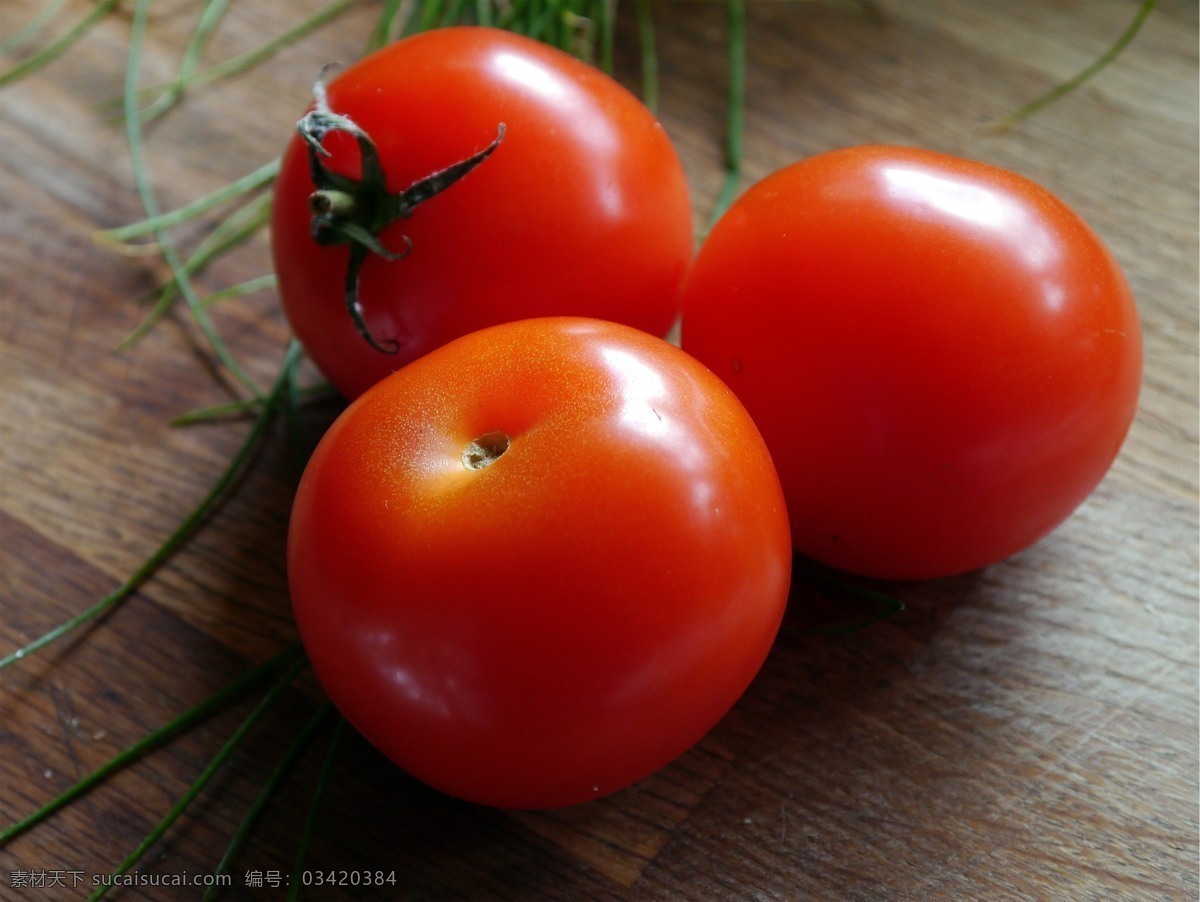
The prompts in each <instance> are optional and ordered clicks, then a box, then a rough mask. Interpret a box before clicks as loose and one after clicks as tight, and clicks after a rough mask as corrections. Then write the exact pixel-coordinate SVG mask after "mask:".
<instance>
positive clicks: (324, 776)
mask: <svg viewBox="0 0 1200 902" xmlns="http://www.w3.org/2000/svg"><path fill="white" fill-rule="evenodd" d="M345 733H346V718H344V717H340V718H338V725H337V729H336V730H334V733H333V738H332V739H330V740H329V748H328V749H327V750H326V752H325V762H324V763H323V764H322V765H321V773H320V776H318V777H317V785H316V788H315V789H314V790H313V797H312V802H311V803H309V806H308V816H307V817H305V819H304V831H303V833H302V834H301V836H300V845H299V846H298V847H297V849H296V861H295V863H294V864H293V866H292V878H291V881H290V882H289V884H288V899H289V900H294V899H296V898H298V897H299V894H300V887H301V885H302V884H303V882H304V881H303V880H302V879H301V877H302V875H303V873H304V868H305V864H306V862H307V861H308V847H309V846H310V845H311V844H312V838H313V834H314V833H315V832H316V829H317V816H318V814H319V813H320V810H321V800H322V799H324V798H325V788H326V787H327V786H328V785H329V777H330V775H331V774H332V773H333V762H334V759H335V758H336V757H337V753H338V749H339V748H340V747H341V744H342V737H343V736H344V735H345Z"/></svg>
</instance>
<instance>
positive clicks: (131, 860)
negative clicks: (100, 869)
mask: <svg viewBox="0 0 1200 902" xmlns="http://www.w3.org/2000/svg"><path fill="white" fill-rule="evenodd" d="M307 664H308V661H307V660H305V659H303V658H301V659H300V660H298V661H295V662H294V663H293V664H292V665H291V666H290V667H288V669H287V670H286V671H284V673H283V676H281V677H280V678H279V679H278V680H277V681H276V682H275V685H273V686H272V687H271V689H270V691H269V692H268V693H267V694H266V695H264V696H263V698H262V700H261V701H260V702H259V703H258V704H257V705H256V706H255V708H254V710H253V711H251V712H250V713H249V714H248V715H247V716H246V719H245V720H243V721H242V723H241V724H240V725H239V726H238V728H237V729H236V730H234V732H233V734H232V735H231V736H230V737H229V738H228V739H227V740H226V741H225V744H224V745H222V746H221V748H220V749H219V750H218V751H217V753H216V754H215V755H213V757H212V758H211V759H210V760H209V762H208V764H207V765H205V767H204V770H202V771H201V772H200V776H199V777H197V778H196V780H195V781H194V782H193V783H192V785H191V786H189V787H188V789H187V791H186V792H185V793H184V794H183V795H182V796H180V797H179V799H178V800H177V801H176V802H175V804H174V805H172V806H171V809H170V811H168V812H167V814H166V816H165V817H164V818H163V819H162V820H161V821H159V822H158V824H157V825H156V826H155V827H154V829H153V830H151V831H150V832H149V833H147V834H146V836H145V838H144V839H143V840H142V841H141V842H140V843H138V846H137V848H135V849H134V850H133V851H132V852H130V853H129V855H128V857H126V859H125V860H124V861H122V862H121V863H120V864H119V865H118V866H117V868H116V870H114V871H113V872H112V874H111V877H113V878H117V877H120V876H121V875H123V874H126V873H128V871H129V869H130V868H132V867H133V866H134V865H135V864H137V863H138V862H139V861H140V860H141V859H142V856H143V855H145V854H146V852H147V851H149V850H150V848H151V847H152V846H153V845H154V844H155V843H156V842H158V841H159V840H160V839H162V837H163V835H164V834H165V833H166V832H167V830H169V829H170V828H171V825H172V824H174V823H175V821H177V820H179V818H180V816H181V815H182V814H183V813H184V812H185V811H187V809H188V806H189V805H191V804H192V802H193V801H195V799H196V797H197V796H199V795H200V793H201V792H203V791H204V787H205V786H207V785H208V783H209V781H210V780H211V779H212V778H213V777H214V776H215V775H216V773H217V771H219V770H220V769H221V766H222V765H223V764H224V763H225V762H226V761H227V760H228V759H229V756H230V755H232V754H233V753H234V751H235V750H236V749H237V747H238V746H239V745H241V744H242V740H243V739H245V738H246V734H247V733H249V732H250V730H251V729H253V728H254V726H255V725H256V724H257V723H258V722H259V721H260V720H262V718H263V715H265V714H266V713H267V712H268V711H269V710H270V709H271V707H272V706H273V705H274V704H275V702H277V701H278V700H279V698H280V696H282V695H283V693H284V692H286V691H287V689H288V688H289V687H290V686H291V685H292V683H293V682H294V681H295V679H296V677H297V676H299V675H300V671H301V670H303V669H304V667H305V666H306V665H307ZM114 883H115V880H114V882H110V883H106V884H104V885H102V886H101V887H100V888H99V889H98V890H96V892H94V893H92V895H91V896H89V897H88V898H89V899H90V900H97V899H101V898H103V897H104V896H105V895H106V894H107V893H108V891H109V890H110V889H112V887H113V885H114Z"/></svg>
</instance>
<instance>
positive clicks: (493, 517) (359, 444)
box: [288, 318, 791, 808]
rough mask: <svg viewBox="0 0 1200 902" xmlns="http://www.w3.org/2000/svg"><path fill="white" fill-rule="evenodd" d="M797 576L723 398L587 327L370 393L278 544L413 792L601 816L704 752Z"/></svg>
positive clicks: (308, 482)
mask: <svg viewBox="0 0 1200 902" xmlns="http://www.w3.org/2000/svg"><path fill="white" fill-rule="evenodd" d="M790 572H791V545H790V542H789V536H788V525H787V514H786V510H785V505H784V500H783V495H782V491H781V489H780V485H779V481H778V478H777V476H776V474H775V470H774V467H773V465H772V462H771V458H770V455H769V454H768V452H767V449H766V447H765V445H764V444H763V441H762V439H761V437H760V435H759V433H758V431H757V429H756V428H755V426H754V423H753V422H752V421H751V419H750V417H749V416H748V415H747V414H746V412H745V410H744V409H743V408H742V406H741V404H740V403H739V402H738V401H737V399H736V398H735V397H734V396H733V394H732V393H731V392H730V391H729V390H728V388H726V387H725V385H724V384H722V383H721V381H720V380H719V379H717V378H716V377H715V376H714V375H713V374H712V373H711V372H709V371H708V370H707V369H705V368H704V367H703V366H701V365H700V364H699V363H697V362H696V361H695V360H692V359H691V358H689V357H688V356H687V355H685V354H684V353H683V352H682V351H680V350H679V349H678V348H676V347H674V346H672V345H670V344H668V343H667V342H665V341H663V340H661V339H658V338H655V337H652V336H649V335H647V334H645V333H643V332H640V331H638V330H635V329H632V328H630V327H626V326H620V325H617V324H613V323H606V322H601V321H597V320H588V319H578V318H550V319H539V320H528V321H522V322H517V323H509V324H505V325H501V326H496V327H493V328H490V329H486V330H483V331H481V332H476V333H473V334H471V335H468V336H466V337H464V338H461V339H459V340H457V341H454V342H451V343H450V344H447V345H445V346H443V347H442V348H440V349H438V350H436V351H433V352H431V353H430V354H428V355H426V356H425V357H423V358H421V359H419V360H417V361H415V362H413V363H411V364H409V365H408V366H406V367H405V368H404V369H402V370H400V371H399V372H397V373H395V374H394V375H392V376H390V377H388V378H387V379H385V380H384V381H382V382H380V383H378V384H377V385H376V386H375V387H374V388H372V389H371V390H370V391H368V392H367V393H365V394H364V395H362V396H361V397H360V398H359V399H358V400H357V401H355V402H354V403H353V404H352V405H351V406H350V407H349V408H348V409H347V410H346V411H345V413H344V414H343V415H342V416H341V417H340V418H339V419H338V420H337V421H336V422H335V423H334V425H333V426H332V428H331V429H330V430H329V432H328V433H327V434H326V436H325V437H324V438H323V439H322V441H321V443H320V444H319V446H318V447H317V450H316V452H315V453H314V455H313V457H312V459H311V461H310V463H309V465H308V467H307V469H306V470H305V473H304V476H303V478H302V480H301V483H300V486H299V489H298V492H297V496H296V501H295V507H294V510H293V514H292V519H291V528H290V534H289V539H288V576H289V582H290V586H291V592H292V598H293V605H294V609H295V614H296V619H297V623H298V624H299V628H300V634H301V638H302V640H303V642H304V645H305V648H306V649H307V651H308V654H309V657H310V659H311V661H312V665H313V668H314V670H315V672H316V674H317V676H318V678H319V679H320V681H321V683H322V685H323V686H324V687H325V690H326V691H327V692H328V694H329V696H330V698H331V699H332V700H333V701H334V703H335V704H337V706H338V707H339V708H340V709H341V710H342V712H343V713H344V714H345V715H346V717H347V718H348V719H349V720H350V722H351V723H353V724H354V725H355V726H356V727H357V728H358V729H359V730H360V731H361V732H362V733H363V734H364V735H365V736H366V738H367V739H369V740H370V741H371V742H373V743H374V744H375V745H376V746H377V747H378V748H380V749H381V750H382V751H383V752H384V753H385V754H387V755H388V756H389V757H391V758H392V759H393V760H394V761H396V762H397V763H398V764H399V765H400V766H401V767H402V768H404V769H405V770H406V771H408V772H409V773H411V774H412V775H413V776H415V777H417V778H419V779H421V780H423V781H425V782H427V783H429V784H431V785H433V786H435V787H437V788H439V789H441V790H443V791H445V792H448V793H450V794H452V795H455V796H459V797H461V798H465V799H468V800H471V801H475V802H482V803H487V804H491V805H498V806H503V807H510V808H544V807H555V806H561V805H567V804H572V803H577V802H583V801H586V800H589V799H593V798H597V797H599V796H602V795H605V794H607V793H610V792H613V791H615V790H618V789H620V788H622V787H624V786H627V785H629V784H630V783H632V782H634V781H636V780H638V779H640V778H642V777H645V776H647V775H648V774H650V773H651V772H652V771H654V770H656V769H657V768H659V767H661V766H662V765H664V764H666V763H667V762H669V761H670V760H671V759H673V758H674V757H675V756H677V755H679V754H680V753H682V752H683V751H684V750H686V749H687V748H688V747H689V746H691V745H692V744H693V743H695V742H696V741H697V740H699V739H700V738H701V737H702V736H703V735H704V734H705V733H706V732H707V731H708V730H709V729H710V728H711V727H712V726H713V725H714V724H716V723H717V722H718V720H719V719H720V718H721V717H722V716H723V715H724V714H725V713H726V711H727V710H728V709H729V708H730V706H732V705H733V704H734V702H735V701H736V700H737V698H738V697H739V696H740V695H741V693H742V692H743V691H744V690H745V689H746V687H747V686H748V685H749V683H750V682H751V680H752V679H753V677H754V676H755V674H756V672H757V671H758V669H759V667H760V666H761V664H762V663H763V660H764V659H765V657H766V654H767V651H768V649H769V648H770V646H771V643H772V641H773V639H774V636H775V634H776V631H777V630H778V627H779V624H780V620H781V617H782V614H783V609H784V606H785V604H786V599H787V592H788V583H789V578H790Z"/></svg>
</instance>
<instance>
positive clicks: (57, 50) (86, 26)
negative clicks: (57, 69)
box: [0, 0, 121, 88]
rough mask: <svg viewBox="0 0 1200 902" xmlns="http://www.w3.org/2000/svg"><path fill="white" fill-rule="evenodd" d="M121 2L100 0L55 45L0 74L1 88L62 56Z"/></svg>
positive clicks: (118, 0) (43, 49)
mask: <svg viewBox="0 0 1200 902" xmlns="http://www.w3.org/2000/svg"><path fill="white" fill-rule="evenodd" d="M120 2H121V0H100V2H99V3H97V4H96V5H95V6H94V7H92V11H91V12H90V13H88V14H87V16H85V17H84V18H83V19H81V20H80V21H79V22H77V23H76V24H75V26H74V27H73V28H72V29H71V30H70V31H68V32H67V33H66V34H64V35H63V36H62V37H61V38H59V39H58V40H57V41H55V42H54V43H52V44H50V45H48V46H46V47H43V48H42V49H41V50H39V51H38V52H37V53H35V54H33V55H31V56H29V57H27V58H25V59H24V60H22V61H21V62H19V63H17V64H16V65H15V66H13V67H12V68H11V69H9V70H8V71H7V72H4V73H0V88H3V87H5V86H6V85H10V84H12V83H13V82H14V81H17V80H18V79H21V78H24V77H25V76H26V75H28V74H29V73H31V72H34V71H36V70H37V69H40V68H41V67H42V66H44V65H46V64H47V63H49V62H51V61H52V60H55V59H57V58H58V57H60V56H62V55H63V54H64V53H66V52H67V51H68V50H70V49H71V47H72V46H74V44H75V43H76V42H77V41H78V40H79V39H80V38H82V37H83V36H84V35H86V34H87V33H88V32H89V31H91V30H92V26H93V25H95V24H96V23H97V22H99V21H100V20H101V19H103V18H104V17H105V16H107V15H108V14H109V13H110V12H112V11H113V10H114V9H116V8H117V5H118V4H119V3H120Z"/></svg>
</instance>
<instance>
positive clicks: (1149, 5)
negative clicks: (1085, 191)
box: [996, 0, 1158, 129]
mask: <svg viewBox="0 0 1200 902" xmlns="http://www.w3.org/2000/svg"><path fill="white" fill-rule="evenodd" d="M1157 3H1158V0H1142V4H1141V6H1139V7H1138V10H1137V13H1136V14H1135V15H1134V17H1133V21H1132V22H1130V23H1129V26H1128V27H1127V28H1126V29H1125V30H1124V31H1123V32H1121V35H1120V37H1118V38H1117V40H1116V42H1115V43H1114V44H1113V45H1112V46H1111V47H1109V48H1108V50H1106V51H1105V52H1104V53H1103V54H1102V55H1101V56H1100V57H1098V58H1097V59H1096V60H1095V61H1094V62H1093V63H1092V64H1091V65H1090V66H1087V67H1086V68H1084V69H1082V70H1081V71H1080V72H1079V73H1077V74H1076V75H1074V76H1073V77H1071V78H1068V79H1067V80H1066V81H1064V82H1062V83H1061V84H1059V85H1056V86H1055V87H1054V88H1052V89H1051V90H1049V91H1047V92H1046V93H1045V94H1043V95H1042V96H1041V97H1039V98H1037V99H1036V100H1033V101H1030V102H1029V103H1027V104H1025V106H1023V107H1021V108H1020V109H1019V110H1017V111H1016V112H1015V113H1011V114H1010V115H1008V116H1005V117H1004V118H1003V119H1001V120H1000V121H999V122H997V123H996V128H998V129H1005V128H1010V127H1012V126H1013V125H1016V124H1017V123H1018V122H1020V121H1021V120H1022V119H1027V118H1029V117H1030V116H1032V115H1033V114H1034V113H1036V112H1037V111H1038V110H1041V109H1043V108H1045V107H1047V106H1049V105H1050V104H1052V103H1054V102H1055V101H1056V100H1058V99H1059V98H1061V97H1063V96H1064V95H1066V94H1069V93H1071V92H1072V91H1074V90H1075V89H1076V88H1078V87H1079V86H1080V85H1082V84H1083V83H1084V82H1086V81H1088V79H1090V78H1092V77H1093V76H1095V75H1096V73H1098V72H1099V71H1100V70H1101V69H1103V68H1104V67H1105V66H1107V65H1108V64H1109V63H1111V62H1112V61H1113V60H1115V59H1116V58H1117V57H1118V56H1120V55H1121V52H1122V51H1123V50H1124V49H1125V48H1126V47H1128V46H1129V44H1130V43H1131V42H1132V41H1133V39H1134V38H1135V37H1136V36H1137V33H1138V32H1139V31H1141V29H1142V26H1143V25H1145V24H1146V19H1148V18H1149V17H1150V13H1151V12H1152V11H1153V10H1154V7H1155V5H1156V4H1157Z"/></svg>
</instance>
